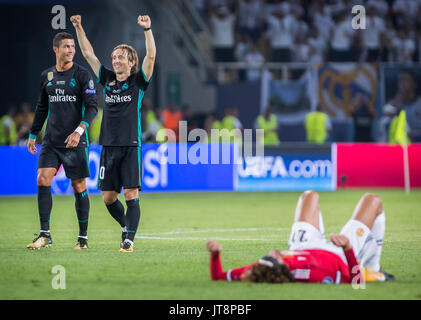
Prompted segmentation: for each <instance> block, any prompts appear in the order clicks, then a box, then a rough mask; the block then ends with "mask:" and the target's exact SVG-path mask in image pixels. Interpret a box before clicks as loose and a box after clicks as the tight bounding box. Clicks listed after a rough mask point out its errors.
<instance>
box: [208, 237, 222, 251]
mask: <svg viewBox="0 0 421 320" xmlns="http://www.w3.org/2000/svg"><path fill="white" fill-rule="evenodd" d="M206 249H207V250H208V251H209V252H211V253H216V252H221V251H222V245H221V244H220V243H219V242H217V241H215V240H208V241H207V242H206Z"/></svg>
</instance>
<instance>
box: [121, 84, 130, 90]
mask: <svg viewBox="0 0 421 320" xmlns="http://www.w3.org/2000/svg"><path fill="white" fill-rule="evenodd" d="M128 88H129V85H128V84H127V83H125V84H123V86H122V87H121V90H127V89H128Z"/></svg>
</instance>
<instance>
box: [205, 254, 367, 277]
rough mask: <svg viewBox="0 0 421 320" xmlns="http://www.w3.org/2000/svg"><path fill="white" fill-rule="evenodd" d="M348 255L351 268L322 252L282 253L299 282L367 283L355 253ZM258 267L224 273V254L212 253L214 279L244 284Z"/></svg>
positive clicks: (211, 268)
mask: <svg viewBox="0 0 421 320" xmlns="http://www.w3.org/2000/svg"><path fill="white" fill-rule="evenodd" d="M344 253H345V257H346V259H347V262H348V265H346V264H345V263H344V261H343V260H342V259H341V258H340V257H339V256H338V255H337V254H335V253H333V252H330V251H327V250H321V249H309V250H295V251H282V252H281V255H282V258H283V259H284V262H285V264H286V265H288V267H289V270H290V271H291V273H292V275H293V276H294V278H295V280H296V281H297V282H313V283H314V282H318V283H352V279H353V278H355V279H356V280H355V283H356V284H357V283H361V281H363V280H362V278H361V275H360V268H359V264H358V261H357V259H356V258H355V254H354V250H352V249H350V250H347V251H344ZM256 264H257V262H254V263H252V264H250V265H247V266H244V267H240V268H235V269H230V270H228V271H223V269H222V264H221V257H220V253H211V255H210V275H211V279H212V280H228V281H240V280H242V279H241V276H242V275H243V274H245V273H246V272H247V271H248V270H250V269H251V268H252V267H253V266H254V265H256ZM351 275H352V276H351Z"/></svg>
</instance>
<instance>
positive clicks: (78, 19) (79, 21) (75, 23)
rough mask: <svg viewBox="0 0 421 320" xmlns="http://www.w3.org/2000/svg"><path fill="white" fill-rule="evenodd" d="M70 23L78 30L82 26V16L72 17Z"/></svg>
mask: <svg viewBox="0 0 421 320" xmlns="http://www.w3.org/2000/svg"><path fill="white" fill-rule="evenodd" d="M70 21H71V22H72V24H73V27H75V28H77V27H80V26H81V25H82V17H81V16H80V15H75V16H71V17H70Z"/></svg>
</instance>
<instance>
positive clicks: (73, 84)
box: [69, 78, 76, 87]
mask: <svg viewBox="0 0 421 320" xmlns="http://www.w3.org/2000/svg"><path fill="white" fill-rule="evenodd" d="M69 85H70V86H71V87H76V79H75V78H72V79H70V83H69Z"/></svg>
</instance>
